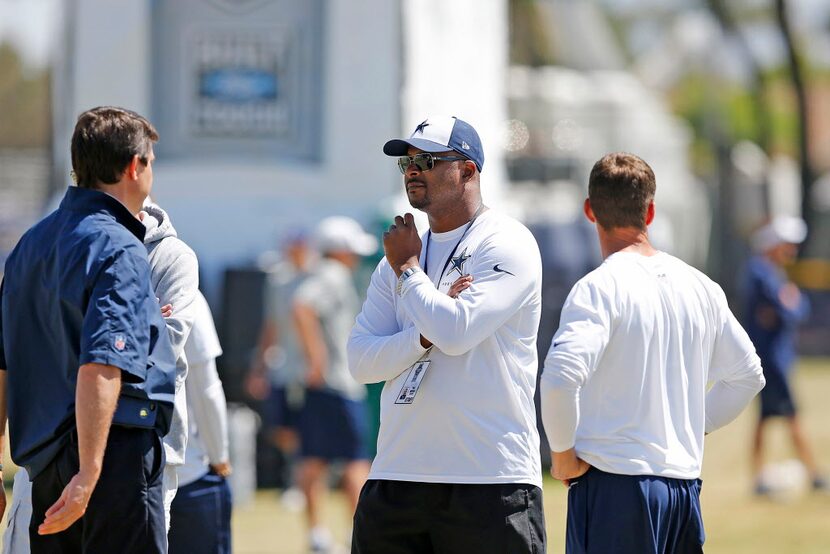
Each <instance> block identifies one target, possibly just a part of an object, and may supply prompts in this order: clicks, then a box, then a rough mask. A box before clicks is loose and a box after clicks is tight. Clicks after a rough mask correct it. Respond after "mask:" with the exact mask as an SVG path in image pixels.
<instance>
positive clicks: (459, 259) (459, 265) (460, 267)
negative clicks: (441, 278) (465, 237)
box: [450, 248, 470, 275]
mask: <svg viewBox="0 0 830 554" xmlns="http://www.w3.org/2000/svg"><path fill="white" fill-rule="evenodd" d="M469 259H470V255H469V254H467V249H466V248H465V249H464V250H463V251H462V252H461V254H459V255H458V256H456V257H455V258H452V259H450V271H452V270H455V271H457V272H458V274H459V275H464V262H466V261H467V260H469Z"/></svg>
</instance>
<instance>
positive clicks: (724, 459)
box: [233, 359, 830, 554]
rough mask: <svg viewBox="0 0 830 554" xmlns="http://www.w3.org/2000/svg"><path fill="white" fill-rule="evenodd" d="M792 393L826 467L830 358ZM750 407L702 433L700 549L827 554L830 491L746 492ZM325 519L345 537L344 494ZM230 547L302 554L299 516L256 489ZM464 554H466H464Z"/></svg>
mask: <svg viewBox="0 0 830 554" xmlns="http://www.w3.org/2000/svg"><path fill="white" fill-rule="evenodd" d="M796 391H797V394H798V399H799V403H800V406H801V410H802V415H803V419H804V423H805V427H806V431H807V433H808V436H809V438H810V441H811V444H812V445H813V447H814V449H815V451H816V455H817V458H818V460H819V463H820V464H823V466H824V467H826V468H827V469H828V471H830V426H828V425H827V422H828V421H830V400H829V399H828V398H829V397H830V360H827V359H824V360H804V361H802V363H801V365H800V368H799V371H798V373H797V377H796ZM755 417H756V412H755V409H754V407H753V408H751V409H749V410H747V412H746V413H744V414H743V415H742V416H741V417H740V418H739V419H738V420H737V421H735V422H733V423H732V424H731V425H729V426H727V427H726V428H724V429H721V430H720V431H718V432H717V433H713V434H712V435H710V436H709V437H707V441H706V458H705V462H704V471H703V480H704V484H703V494H702V503H703V516H704V520H705V523H706V534H707V540H706V545H705V550H706V552H707V553H710V554H711V553H715V554H828V553H830V495H827V496H822V495H814V494H810V493H806V494H804V495H802V496H800V497H796V498H794V499H791V500H790V501H788V502H786V503H781V502H773V501H771V500H762V499H757V498H755V497H753V496H752V495H751V494H750V493H751V489H752V478H751V474H750V471H749V456H748V452H749V445H750V433H751V429H752V426H753V423H754V421H755ZM784 431H785V429H784V428H783V426H774V427H773V428H772V429H771V430H770V441H769V442H770V445H769V455H768V458H769V459H771V460H784V459H787V458H792V457H793V453H792V449H791V448H790V445H789V442H788V438H787V435H786V433H785V432H784ZM565 506H566V495H565V488H564V487H563V486H562V485H561V484H559V483H558V482H556V481H553V480H547V481H546V483H545V512H546V517H547V529H548V552H549V553H551V554H558V553H561V552H564V551H565V546H564V544H565V539H564V530H565ZM327 518H328V520H329V521H330V522H331V527H332V528H333V530H334V532H335V534H336V535H337V536H338V537H340V538H342V540H343V541H345V538H346V536H347V533H348V526H349V525H350V523H349V517H348V515H347V514H346V512H345V508H344V506H343V500H342V498H341V497H340V496H339V495H337V494H334V495H332V498H331V502H330V503H329V506H328V512H327ZM233 531H234V536H233V540H234V552H235V553H237V554H297V553H302V552H305V549H304V545H305V528H304V524H303V518H302V515H301V514H296V513H290V512H287V511H285V510H284V509H283V508H282V507H281V506H280V504H279V501H278V493H277V492H276V491H261V492H259V493H258V495H257V497H256V500H255V501H254V502H253V503H252V504H251V505H248V506H241V507H238V508H237V510H236V512H235V514H234V521H233ZM464 554H466V553H464Z"/></svg>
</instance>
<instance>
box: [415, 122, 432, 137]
mask: <svg viewBox="0 0 830 554" xmlns="http://www.w3.org/2000/svg"><path fill="white" fill-rule="evenodd" d="M427 121H428V120H426V119H425V120H423V121H422V122H421V123H419V124H418V126H417V127H415V132H416V133H421V134H422V135H423V134H424V129H425V128H426V127H429V123H427Z"/></svg>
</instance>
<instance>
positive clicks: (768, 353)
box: [744, 216, 830, 495]
mask: <svg viewBox="0 0 830 554" xmlns="http://www.w3.org/2000/svg"><path fill="white" fill-rule="evenodd" d="M806 236H807V225H806V223H805V222H804V220H802V219H800V218H797V217H791V216H777V217H775V218H773V220H772V221H771V222H769V223H768V224H766V225H764V226H763V227H761V228H760V229H758V230H757V231H756V232H755V233H754V234H753V236H752V249H753V250H754V252H755V255H754V256H753V257H752V258H751V259H750V260H749V261H748V263H747V268H746V275H745V278H746V284H745V291H744V320H745V321H744V327H745V328H746V330H747V333H748V334H749V336H750V338H751V339H752V342H753V343H754V344H755V348H756V349H757V352H758V355H759V356H760V358H761V364H762V366H763V368H764V377H765V378H766V380H767V384H766V386H765V387H764V389H763V390H762V391H761V394H760V398H761V413H760V418H759V420H758V424H757V426H756V428H755V436H754V441H753V445H752V466H753V471H754V473H755V494H758V495H765V494H769V493H771V492H772V488H774V485H773V484H771V483H766V482H765V481H764V480H763V479H762V477H761V475H762V470H763V449H764V430H765V428H766V424H767V423H768V422H769V419H770V418H771V417H783V418H786V420H787V425H788V429H789V433H790V437H791V438H792V442H793V446H794V447H795V450H796V453H797V455H798V458H799V459H800V460H801V462H802V463H803V464H804V467H805V468H806V470H807V472H808V474H809V475H810V477H811V479H812V487H813V489H814V490H817V491H825V492H828V491H830V488H828V483H827V481H826V480H825V479H824V477H822V475H821V474H820V473H819V470H818V467H817V466H816V461H815V458H814V457H813V453H812V450H811V449H810V447H809V445H808V442H807V439H806V437H805V436H804V431H803V429H802V427H801V424H800V421H799V418H798V410H797V408H796V404H795V400H794V398H793V392H792V389H791V386H790V378H791V374H792V369H793V365H794V363H795V359H796V332H797V330H798V325H799V323H801V322H802V321H804V320H805V319H806V317H807V315H808V312H809V309H810V307H809V303H808V301H807V298H806V297H805V296H804V295H803V294H802V293H801V291H800V290H799V289H798V287H797V286H796V285H795V284H794V283H792V282H791V281H790V280H789V278H788V276H787V273H786V268H787V266H789V265H791V264H792V263H793V262H794V261H795V259H796V256H797V254H798V245H799V244H801V243H802V242H803V241H804V239H805V238H806Z"/></svg>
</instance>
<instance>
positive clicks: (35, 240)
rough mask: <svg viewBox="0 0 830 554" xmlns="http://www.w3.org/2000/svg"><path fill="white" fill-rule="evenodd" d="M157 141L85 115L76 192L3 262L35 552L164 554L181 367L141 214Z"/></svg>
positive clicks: (100, 115) (4, 344) (101, 114)
mask: <svg viewBox="0 0 830 554" xmlns="http://www.w3.org/2000/svg"><path fill="white" fill-rule="evenodd" d="M157 139H158V134H157V133H156V131H155V129H154V128H153V126H152V125H151V124H150V123H149V122H148V121H147V120H146V119H145V118H143V117H142V116H140V115H138V114H136V113H134V112H130V111H127V110H123V109H120V108H113V107H102V108H95V109H92V110H89V111H87V112H84V113H83V114H81V116H80V117H79V118H78V122H77V124H76V126H75V131H74V133H73V136H72V166H73V169H74V174H75V178H76V182H77V185H78V186H77V187H70V188H69V189H68V190H67V192H66V196H65V197H64V199H63V201H62V202H61V205H60V207H59V208H58V209H57V210H56V211H55V212H53V213H51V214H50V215H48V216H47V217H46V218H44V219H43V220H42V221H40V222H39V223H37V224H36V225H35V226H34V227H32V228H31V229H30V230H29V231H28V232H27V233H26V234H25V235H24V236H23V238H22V239H21V240H20V242H19V243H18V245H17V246H16V247H15V249H14V251H13V252H12V253H11V255H10V256H9V258H8V260H7V262H6V268H5V275H4V280H3V284H2V295H0V298H1V299H2V312H1V315H0V368H2V369H3V370H5V371H0V418H2V419H5V412H6V405H5V404H6V399H8V416H9V429H10V444H11V454H12V459H13V460H14V461H15V463H17V464H18V465H21V466H23V467H25V468H26V469H27V470H28V472H29V475H30V478H31V479H32V504H33V515H32V520H31V523H30V526H29V536H30V541H31V551H32V552H33V553H35V554H37V553H39V552H50V553H51V552H93V551H94V552H116V551H117V552H135V553H142V554H145V553H156V552H158V553H162V552H165V551H166V546H167V545H166V538H165V526H164V511H163V506H162V490H161V472H162V468H163V467H164V452H163V449H162V444H161V437H162V436H163V435H164V434H165V433H167V431H168V429H169V425H170V419H171V414H172V408H173V389H174V379H175V358H174V356H173V351H172V348H171V346H170V343H169V338H168V335H167V332H166V331H165V328H164V321H163V320H162V317H161V313H160V311H159V306H158V302H157V301H156V298H155V295H154V294H153V291H152V288H151V284H150V266H149V263H148V261H147V253H146V249H145V248H144V245H143V243H142V240H143V238H144V230H145V229H144V226H143V225H142V224H141V222H139V221H138V220H137V219H136V217H135V214H137V213H138V212H139V210H140V209H141V206H142V203H143V202H144V199H145V198H146V197H147V195H148V194H149V193H150V189H151V188H152V182H153V171H152V162H153V157H154V156H153V142H155V141H156V140H157ZM2 427H4V425H0V428H2ZM0 438H2V437H0ZM0 442H1V441H0ZM4 500H5V499H4ZM2 506H3V508H5V502H3V503H2Z"/></svg>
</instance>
